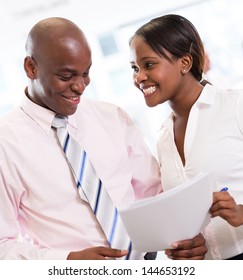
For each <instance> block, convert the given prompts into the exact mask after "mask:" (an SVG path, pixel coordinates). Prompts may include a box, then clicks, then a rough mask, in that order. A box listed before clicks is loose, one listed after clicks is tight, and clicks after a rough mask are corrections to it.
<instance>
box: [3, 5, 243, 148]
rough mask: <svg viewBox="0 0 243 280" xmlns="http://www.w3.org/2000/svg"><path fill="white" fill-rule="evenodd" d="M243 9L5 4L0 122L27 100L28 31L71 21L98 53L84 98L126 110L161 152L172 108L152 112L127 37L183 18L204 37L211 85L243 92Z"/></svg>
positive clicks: (234, 6)
mask: <svg viewBox="0 0 243 280" xmlns="http://www.w3.org/2000/svg"><path fill="white" fill-rule="evenodd" d="M242 6H243V2H242V0H201V1H199V0H150V1H148V0H123V1H116V0H88V1H83V0H35V1H32V0H21V1H15V0H0V18H1V19H0V21H1V24H0V34H1V44H0V61H1V63H0V117H1V116H3V115H4V114H6V113H7V112H8V111H10V110H11V109H12V108H13V107H15V106H16V105H17V104H18V103H19V101H20V99H21V97H22V95H23V91H24V87H25V85H26V81H27V79H26V77H25V73H24V71H23V66H22V65H23V58H24V55H25V51H24V44H25V39H26V36H27V34H28V32H29V30H30V28H31V27H32V26H33V25H34V24H35V23H36V22H37V21H39V20H41V19H43V18H46V17H52V16H61V17H66V18H68V19H70V20H72V21H74V22H75V23H76V24H78V25H79V26H80V27H81V28H82V29H83V30H84V32H85V33H86V36H87V38H88V40H89V43H90V45H91V48H92V50H93V66H92V69H91V84H90V86H89V87H88V88H87V90H86V93H85V95H86V96H90V97H92V98H97V99H101V100H105V101H108V102H112V103H116V104H117V105H119V106H121V107H122V108H124V109H125V110H126V111H127V112H128V113H129V114H130V115H131V117H132V118H133V120H134V121H135V122H136V123H137V125H138V126H139V128H140V129H141V132H142V133H143V135H144V137H145V139H146V141H147V143H148V145H149V147H150V148H151V150H152V152H154V153H155V140H156V132H157V131H158V129H159V128H160V125H161V123H162V121H163V120H164V119H165V118H166V116H167V115H168V113H169V108H168V106H167V105H166V104H164V105H161V106H157V107H156V108H147V107H146V105H145V103H144V100H143V96H142V94H141V93H140V92H139V91H138V90H137V89H136V88H135V87H134V86H133V83H132V70H131V68H130V65H129V47H128V40H129V38H130V37H131V35H132V34H133V32H134V31H135V30H136V28H137V27H138V26H140V25H141V24H143V23H144V22H146V21H148V20H150V19H151V18H153V17H156V16H160V15H162V14H166V13H177V14H181V15H183V16H185V17H187V18H188V19H189V20H191V21H192V22H193V24H194V25H195V26H196V27H197V29H198V31H199V33H200V35H201V37H202V39H203V42H204V44H205V48H206V50H207V53H208V55H209V58H210V63H211V64H210V70H209V72H208V73H207V75H208V79H209V80H211V82H212V83H214V84H216V85H219V86H222V87H231V88H243V71H242V67H241V66H242V63H243V25H242V8H243V7H242Z"/></svg>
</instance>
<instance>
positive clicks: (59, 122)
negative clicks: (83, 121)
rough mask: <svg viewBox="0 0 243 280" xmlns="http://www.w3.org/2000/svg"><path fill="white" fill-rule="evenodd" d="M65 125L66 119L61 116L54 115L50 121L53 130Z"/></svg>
mask: <svg viewBox="0 0 243 280" xmlns="http://www.w3.org/2000/svg"><path fill="white" fill-rule="evenodd" d="M66 124H67V117H65V116H61V115H56V116H55V118H54V119H53V121H52V127H55V128H61V127H66Z"/></svg>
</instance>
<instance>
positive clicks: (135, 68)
mask: <svg viewBox="0 0 243 280" xmlns="http://www.w3.org/2000/svg"><path fill="white" fill-rule="evenodd" d="M132 70H133V71H134V72H136V73H137V72H138V67H136V66H135V65H132Z"/></svg>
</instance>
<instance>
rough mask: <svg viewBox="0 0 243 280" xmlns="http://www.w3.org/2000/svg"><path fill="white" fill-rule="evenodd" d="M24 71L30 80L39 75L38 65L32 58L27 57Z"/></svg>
mask: <svg viewBox="0 0 243 280" xmlns="http://www.w3.org/2000/svg"><path fill="white" fill-rule="evenodd" d="M24 70H25V73H26V75H27V77H28V78H30V79H31V80H34V79H35V78H36V73H37V64H36V62H35V61H34V59H33V58H32V57H30V56H26V57H25V59H24Z"/></svg>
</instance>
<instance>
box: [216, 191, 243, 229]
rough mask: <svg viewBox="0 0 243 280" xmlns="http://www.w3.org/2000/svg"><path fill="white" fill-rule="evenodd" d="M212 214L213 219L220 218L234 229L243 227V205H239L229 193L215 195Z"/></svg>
mask: <svg viewBox="0 0 243 280" xmlns="http://www.w3.org/2000/svg"><path fill="white" fill-rule="evenodd" d="M210 213H211V216H212V218H213V217H217V216H219V217H221V218H223V219H225V220H226V221H227V222H228V223H229V224H230V225H232V226H234V227H238V226H241V225H243V205H237V204H236V202H235V200H234V198H233V197H232V196H231V195H230V194H229V192H227V191H225V192H214V193H213V204H212V207H211V209H210Z"/></svg>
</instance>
